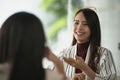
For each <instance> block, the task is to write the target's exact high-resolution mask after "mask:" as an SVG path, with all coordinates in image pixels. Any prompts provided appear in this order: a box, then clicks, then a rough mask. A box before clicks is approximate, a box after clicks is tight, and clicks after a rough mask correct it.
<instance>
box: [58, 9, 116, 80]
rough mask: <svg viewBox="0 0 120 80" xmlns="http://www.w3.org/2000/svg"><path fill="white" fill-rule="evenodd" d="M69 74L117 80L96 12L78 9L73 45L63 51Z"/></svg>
mask: <svg viewBox="0 0 120 80" xmlns="http://www.w3.org/2000/svg"><path fill="white" fill-rule="evenodd" d="M59 57H60V59H61V60H62V61H63V64H64V69H65V72H66V75H67V77H68V78H69V79H78V80H106V79H109V80H116V67H115V65H114V61H113V57H112V55H111V51H110V50H108V49H106V48H104V47H102V46H101V30H100V22H99V18H98V16H97V14H96V12H95V11H93V10H92V9H89V8H83V9H80V10H78V11H77V12H76V14H75V17H74V25H73V42H72V45H71V46H70V47H69V48H67V49H64V50H63V51H61V52H60V55H59Z"/></svg>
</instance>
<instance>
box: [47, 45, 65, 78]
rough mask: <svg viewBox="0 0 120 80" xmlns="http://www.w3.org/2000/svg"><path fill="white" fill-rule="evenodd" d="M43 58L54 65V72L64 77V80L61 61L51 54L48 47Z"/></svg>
mask: <svg viewBox="0 0 120 80" xmlns="http://www.w3.org/2000/svg"><path fill="white" fill-rule="evenodd" d="M45 57H47V58H48V60H50V61H52V62H53V63H54V64H55V67H56V70H57V71H58V72H59V73H60V74H62V75H63V76H64V80H66V76H65V72H64V67H63V64H62V61H61V60H60V59H59V58H58V57H57V56H56V55H55V54H54V53H52V51H51V50H50V49H49V48H48V47H46V49H45Z"/></svg>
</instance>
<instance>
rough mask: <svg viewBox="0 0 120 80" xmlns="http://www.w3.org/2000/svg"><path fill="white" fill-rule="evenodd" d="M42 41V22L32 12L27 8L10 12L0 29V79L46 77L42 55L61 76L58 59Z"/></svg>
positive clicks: (44, 79)
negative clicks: (26, 9) (53, 65)
mask: <svg viewBox="0 0 120 80" xmlns="http://www.w3.org/2000/svg"><path fill="white" fill-rule="evenodd" d="M45 43H46V38H45V34H44V30H43V25H42V23H41V21H40V20H39V19H38V18H37V17H36V16H35V15H33V14H31V13H28V12H18V13H15V14H13V15H11V16H10V17H9V18H8V19H7V20H6V21H5V22H4V23H3V25H2V27H1V31H0V80H46V79H49V78H46V74H45V70H44V69H43V65H42V60H43V57H44V56H46V57H47V58H48V59H49V60H51V61H53V62H54V63H55V65H57V66H56V67H57V69H58V72H59V73H60V74H63V76H64V70H63V68H61V67H62V64H61V62H60V60H59V59H58V58H57V57H56V56H55V55H54V54H52V53H51V51H50V49H49V48H47V47H46V46H45ZM63 76H62V79H63V80H64V77H63Z"/></svg>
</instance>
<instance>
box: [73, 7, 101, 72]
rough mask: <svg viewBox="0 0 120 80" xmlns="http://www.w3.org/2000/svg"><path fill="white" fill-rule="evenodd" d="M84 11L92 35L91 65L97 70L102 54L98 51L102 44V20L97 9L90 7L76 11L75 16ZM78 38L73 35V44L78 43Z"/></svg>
mask: <svg viewBox="0 0 120 80" xmlns="http://www.w3.org/2000/svg"><path fill="white" fill-rule="evenodd" d="M80 12H83V14H84V16H85V18H86V20H87V23H88V26H89V28H90V31H91V36H90V59H89V64H88V65H89V66H90V67H91V68H92V69H93V70H94V71H95V72H96V71H97V67H96V66H97V63H98V62H99V60H100V59H99V58H100V54H99V51H98V47H100V46H101V30H100V22H99V19H98V16H97V14H96V12H95V11H93V10H92V9H89V8H83V9H80V10H78V11H77V12H76V14H75V16H76V15H77V14H78V13H80ZM76 42H77V41H76V39H75V37H74V36H73V41H72V45H75V44H76Z"/></svg>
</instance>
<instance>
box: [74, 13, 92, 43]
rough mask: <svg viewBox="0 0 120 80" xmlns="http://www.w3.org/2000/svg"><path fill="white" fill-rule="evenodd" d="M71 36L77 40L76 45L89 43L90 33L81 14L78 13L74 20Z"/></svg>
mask: <svg viewBox="0 0 120 80" xmlns="http://www.w3.org/2000/svg"><path fill="white" fill-rule="evenodd" d="M73 26H74V28H73V35H74V37H75V39H76V40H77V43H80V44H82V43H85V42H88V41H89V38H90V35H91V31H90V28H89V27H88V24H87V21H86V19H85V17H84V15H83V12H79V13H78V14H77V15H76V16H75V19H74V25H73Z"/></svg>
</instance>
